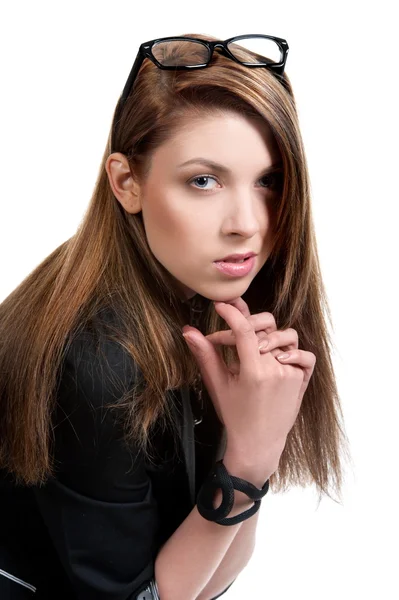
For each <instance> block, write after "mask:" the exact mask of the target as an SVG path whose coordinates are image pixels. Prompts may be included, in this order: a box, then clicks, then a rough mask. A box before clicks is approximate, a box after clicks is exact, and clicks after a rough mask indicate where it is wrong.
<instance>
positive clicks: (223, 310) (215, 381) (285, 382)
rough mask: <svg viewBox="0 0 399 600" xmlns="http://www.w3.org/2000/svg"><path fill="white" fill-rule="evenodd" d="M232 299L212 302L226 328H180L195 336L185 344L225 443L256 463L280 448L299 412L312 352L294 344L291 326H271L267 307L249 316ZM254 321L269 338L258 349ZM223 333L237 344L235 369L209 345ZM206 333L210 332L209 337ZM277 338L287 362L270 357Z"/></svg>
mask: <svg viewBox="0 0 399 600" xmlns="http://www.w3.org/2000/svg"><path fill="white" fill-rule="evenodd" d="M237 302H241V304H240V306H241V309H242V310H243V311H245V307H246V310H247V311H248V316H247V317H246V316H244V314H243V313H242V312H241V311H240V310H239V309H238V308H237V307H236V306H234V303H235V304H236V303H237ZM234 303H233V302H232V303H229V304H223V303H215V310H216V311H217V312H218V314H220V316H221V317H223V318H224V319H225V320H226V322H227V324H228V325H229V326H230V327H231V330H230V331H222V332H216V333H214V334H212V335H210V336H206V337H205V336H203V335H202V333H201V332H200V331H198V330H197V329H195V328H193V327H189V326H185V327H184V328H183V331H184V332H187V333H188V332H190V333H191V335H192V337H193V338H194V339H195V340H196V341H197V345H196V347H194V346H191V344H189V347H190V349H191V351H192V352H193V354H194V356H195V358H196V360H197V363H198V365H199V368H200V371H201V375H202V379H203V382H204V385H205V386H206V388H207V390H208V393H209V396H210V398H211V400H212V402H213V404H214V405H215V409H216V410H217V413H218V415H219V418H220V420H221V422H222V423H223V424H224V425H225V427H226V430H227V435H228V444H229V445H230V447H231V446H233V447H234V448H235V449H238V450H240V451H241V452H245V456H250V457H253V459H254V460H258V461H259V462H260V463H261V464H262V463H264V461H265V459H267V458H270V455H271V449H275V448H276V447H278V448H281V450H282V447H283V446H282V442H283V441H284V442H285V439H286V436H287V435H288V433H289V431H290V429H291V428H292V426H293V424H294V422H295V419H296V417H297V414H298V412H299V409H300V405H301V401H302V397H303V394H304V391H305V389H306V387H307V383H308V381H309V379H310V376H311V374H312V372H313V368H314V364H315V362H316V357H315V356H314V354H312V353H311V352H306V351H304V350H299V349H298V339H297V337H298V336H297V334H296V332H295V330H293V329H287V330H285V331H281V332H279V331H277V330H276V328H275V323H274V325H273V321H274V319H273V318H272V319H273V320H271V319H270V316H271V315H270V313H262V314H261V315H256V316H251V315H250V314H249V310H248V307H247V305H246V304H245V302H244V301H243V300H242V299H237V301H235V302H234ZM242 303H244V304H242ZM244 305H245V306H244ZM271 317H272V316H271ZM255 319H256V323H257V324H256V325H255V324H254V321H255ZM260 320H261V321H262V322H261V323H260V322H259V321H260ZM259 324H260V325H261V327H262V329H267V330H268V331H269V334H268V335H267V337H268V338H269V339H270V342H269V346H268V349H267V351H266V353H264V354H261V353H260V352H259V350H258V342H259V339H258V335H257V334H256V333H255V326H256V328H257V330H258V329H259ZM231 332H233V333H231ZM222 336H224V337H222ZM226 336H227V341H228V343H235V344H236V346H237V353H238V356H239V363H238V366H239V369H235V371H236V372H232V371H231V370H229V369H228V368H227V366H226V364H225V362H224V361H223V360H222V358H221V356H220V355H219V353H218V352H217V351H216V348H215V345H216V343H220V342H221V341H223V339H224V341H226ZM261 337H262V338H264V337H265V335H264V334H262V336H261ZM208 338H213V342H214V343H212V342H211V341H210V340H209V339H208ZM273 338H274V339H273ZM278 344H279V345H280V346H281V347H283V348H286V347H287V348H290V349H291V353H292V358H291V359H290V361H291V364H282V363H281V362H279V360H278V359H276V358H275V354H276V353H279V350H278V349H277V348H278ZM236 366H237V365H236Z"/></svg>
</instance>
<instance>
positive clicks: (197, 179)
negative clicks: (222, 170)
mask: <svg viewBox="0 0 399 600" xmlns="http://www.w3.org/2000/svg"><path fill="white" fill-rule="evenodd" d="M209 179H213V180H214V181H216V180H215V178H214V177H211V176H210V175H199V176H198V177H194V179H191V180H190V181H189V182H188V183H189V185H191V184H192V183H194V182H195V181H199V182H200V186H199V187H197V186H194V187H197V189H201V190H205V191H207V190H209V189H213V188H206V187H204V185H202V184H203V183H204V180H205V185H206V181H208V180H209Z"/></svg>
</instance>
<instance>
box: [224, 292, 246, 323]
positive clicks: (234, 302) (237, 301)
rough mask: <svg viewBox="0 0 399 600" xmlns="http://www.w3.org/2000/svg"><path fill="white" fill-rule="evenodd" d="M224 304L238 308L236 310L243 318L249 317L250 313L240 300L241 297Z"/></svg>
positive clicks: (244, 303)
mask: <svg viewBox="0 0 399 600" xmlns="http://www.w3.org/2000/svg"><path fill="white" fill-rule="evenodd" d="M226 304H231V305H232V306H235V307H236V308H238V310H239V311H240V312H241V314H243V315H244V317H246V318H247V319H248V318H249V317H250V316H251V311H250V310H249V306H248V304H247V303H246V302H245V300H243V299H242V298H241V296H239V297H238V298H235V299H234V300H231V301H230V302H226Z"/></svg>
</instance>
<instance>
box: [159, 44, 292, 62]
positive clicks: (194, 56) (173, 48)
mask: <svg viewBox="0 0 399 600" xmlns="http://www.w3.org/2000/svg"><path fill="white" fill-rule="evenodd" d="M227 47H228V49H229V50H230V52H231V53H232V54H233V55H234V57H235V58H237V59H238V60H240V61H241V62H246V63H253V64H259V63H270V62H273V63H279V62H281V60H282V52H281V50H280V48H279V46H278V45H277V44H276V42H275V41H274V40H270V39H267V38H262V37H255V38H242V39H240V40H236V41H231V42H229V44H228V45H227ZM248 50H249V51H250V52H251V55H248V54H246V51H248ZM152 53H153V55H154V57H155V58H156V59H157V61H158V62H159V63H160V64H161V65H162V66H170V67H172V66H173V67H177V66H179V67H183V66H196V65H202V64H204V63H207V62H208V60H209V50H208V48H207V47H206V46H204V44H201V42H192V41H184V40H168V41H165V42H158V43H156V44H154V45H153V47H152Z"/></svg>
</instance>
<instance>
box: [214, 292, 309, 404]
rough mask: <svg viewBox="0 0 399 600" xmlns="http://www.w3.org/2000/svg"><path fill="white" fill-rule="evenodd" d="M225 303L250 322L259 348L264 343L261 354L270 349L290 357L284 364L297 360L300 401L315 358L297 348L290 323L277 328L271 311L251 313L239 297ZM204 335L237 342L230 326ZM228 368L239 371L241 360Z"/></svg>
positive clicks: (217, 342)
mask: <svg viewBox="0 0 399 600" xmlns="http://www.w3.org/2000/svg"><path fill="white" fill-rule="evenodd" d="M226 304H231V305H232V306H235V307H236V308H237V309H238V310H239V311H240V312H241V313H242V314H243V315H244V317H246V318H247V320H248V321H249V322H250V323H251V325H253V327H254V330H255V333H256V335H257V338H258V340H259V345H258V348H259V347H260V346H262V345H263V344H265V343H266V344H267V346H266V347H264V348H262V349H259V352H260V353H261V354H264V353H265V352H272V354H273V356H274V357H278V356H279V355H281V354H285V353H287V352H288V353H289V357H288V358H287V359H284V360H283V361H282V362H283V363H284V364H296V365H298V366H299V367H302V368H303V369H304V379H303V385H302V387H301V390H300V393H299V400H300V401H301V402H302V398H303V396H304V394H305V392H306V389H307V387H308V384H309V381H310V378H311V376H312V374H313V370H314V367H315V363H316V360H314V361H312V360H310V361H309V358H310V357H309V356H308V355H310V354H311V355H312V356H314V354H312V353H311V352H304V351H303V350H299V349H298V334H297V333H296V331H295V329H292V328H291V327H290V328H288V329H285V330H277V325H276V321H275V320H274V317H273V315H272V313H270V312H263V313H259V314H256V315H251V313H250V311H249V307H248V304H247V303H246V302H245V300H243V299H242V298H241V297H239V298H236V299H235V300H232V301H231V302H228V303H226ZM273 332H276V333H273ZM268 334H269V335H268ZM205 337H206V339H207V340H209V341H210V342H212V344H214V345H215V346H218V345H221V344H223V345H225V346H235V345H236V338H235V335H234V332H233V331H232V330H231V329H226V330H223V331H216V332H215V333H210V334H209V335H207V336H205ZM315 359H316V357H315ZM229 369H230V371H231V373H234V374H238V373H239V372H240V363H239V362H235V363H231V364H230V366H229Z"/></svg>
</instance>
